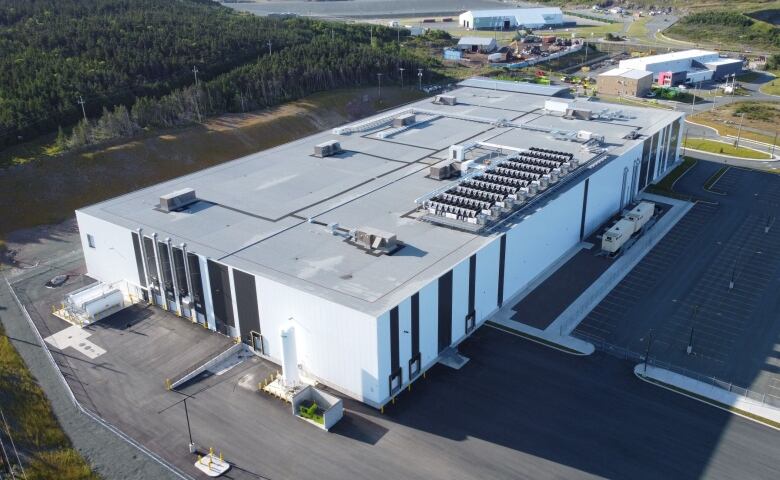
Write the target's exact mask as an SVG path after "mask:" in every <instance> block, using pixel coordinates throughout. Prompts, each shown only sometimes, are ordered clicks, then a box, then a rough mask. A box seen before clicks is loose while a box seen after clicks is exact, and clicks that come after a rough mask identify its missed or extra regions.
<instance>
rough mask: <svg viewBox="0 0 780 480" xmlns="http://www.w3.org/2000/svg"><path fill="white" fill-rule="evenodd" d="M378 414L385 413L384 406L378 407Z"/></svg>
mask: <svg viewBox="0 0 780 480" xmlns="http://www.w3.org/2000/svg"><path fill="white" fill-rule="evenodd" d="M379 413H385V406H384V405H382V406H381V407H379Z"/></svg>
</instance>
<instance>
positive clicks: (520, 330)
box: [485, 320, 596, 357]
mask: <svg viewBox="0 0 780 480" xmlns="http://www.w3.org/2000/svg"><path fill="white" fill-rule="evenodd" d="M485 325H487V326H488V327H491V328H495V329H496V330H501V331H502V332H505V333H508V334H510V335H515V336H518V337H521V338H524V339H526V340H529V341H531V342H534V343H538V344H539V345H543V346H545V347H549V348H552V349H554V350H558V351H559V352H563V353H568V354H569V355H577V356H581V357H584V356H587V355H591V354H592V353H593V352H595V351H596V347H594V346H593V345H592V344H590V343H588V342H586V341H584V340H580V339H579V338H574V337H570V336H568V335H564V336H561V335H551V334H548V333H546V332H545V331H543V330H539V329H538V328H533V327H529V326H528V325H524V324H522V323H520V322H515V321H513V320H495V321H494V320H488V321H486V322H485Z"/></svg>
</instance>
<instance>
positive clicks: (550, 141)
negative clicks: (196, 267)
mask: <svg viewBox="0 0 780 480" xmlns="http://www.w3.org/2000/svg"><path fill="white" fill-rule="evenodd" d="M464 83H465V84H471V85H474V83H473V82H472V81H467V82H464ZM504 83H511V82H499V84H504ZM477 85H478V84H477ZM494 86H495V84H494V82H492V81H491V85H490V87H489V88H478V87H475V86H461V87H460V88H457V89H456V90H454V91H452V92H449V94H451V95H453V96H455V97H457V100H458V103H457V105H453V106H450V105H439V104H434V103H433V102H432V99H431V98H426V99H424V100H420V101H419V102H416V103H413V104H410V105H407V106H405V107H402V108H399V109H396V110H393V111H391V112H385V113H382V114H379V115H376V116H375V117H371V118H369V119H366V120H362V121H360V122H356V123H355V124H349V125H348V126H349V127H351V128H352V129H353V130H360V131H354V132H353V133H349V134H336V133H334V132H333V131H326V132H321V133H318V134H315V135H312V136H309V137H306V138H302V139H300V140H297V141H294V142H290V143H287V144H284V145H280V146H278V147H275V148H272V149H269V150H265V151H262V152H258V153H254V154H251V155H248V156H246V157H243V158H239V159H237V160H233V161H231V162H227V163H223V164H221V165H218V166H215V167H211V168H208V169H206V170H202V171H199V172H195V173H192V174H189V175H185V176H183V177H179V178H176V179H173V180H170V181H167V182H164V183H161V184H158V185H154V186H151V187H148V188H144V189H142V190H138V191H136V192H132V193H129V194H127V195H123V196H121V197H117V198H114V199H111V200H107V201H105V202H102V203H99V204H96V205H92V206H89V207H86V208H83V209H81V210H80V211H81V212H83V213H86V214H89V215H92V216H95V217H98V218H101V219H104V220H106V221H109V222H111V223H115V224H119V225H122V226H124V227H126V228H129V229H137V228H139V227H140V228H143V229H144V231H145V233H147V234H151V233H153V232H156V233H158V234H159V235H160V236H161V237H163V238H165V237H170V238H171V239H172V240H173V242H174V243H175V244H178V243H181V242H185V243H186V244H187V246H188V249H189V250H190V251H193V252H197V253H199V254H201V255H205V256H208V257H210V258H213V259H216V260H219V261H221V262H223V263H225V264H228V265H231V266H233V267H234V268H237V269H240V270H244V271H247V272H251V273H254V274H256V275H259V276H263V277H267V278H270V279H273V280H276V281H278V282H281V283H283V284H287V285H290V286H293V287H295V288H298V289H300V290H303V291H307V292H310V293H312V294H315V295H318V296H320V297H323V298H326V299H329V300H331V301H333V302H336V303H340V304H344V305H347V306H350V307H352V308H356V309H359V310H361V311H364V312H366V313H369V314H372V315H380V314H382V313H384V312H385V311H387V310H388V309H389V308H392V307H393V306H395V305H397V304H398V303H400V302H401V301H403V299H405V298H407V297H408V296H410V295H411V294H413V293H414V292H416V291H417V290H419V289H420V288H422V287H423V286H425V285H426V284H428V283H430V282H431V281H433V280H434V279H436V278H438V277H439V276H441V275H442V274H443V273H445V272H446V271H448V270H449V269H451V268H452V267H453V266H454V265H456V264H457V263H459V262H460V261H462V260H463V259H464V258H466V257H468V256H469V255H471V254H473V253H474V252H475V251H477V250H478V249H480V248H481V247H482V246H484V245H485V244H486V243H488V242H489V241H490V240H491V238H492V237H493V236H495V235H497V234H498V233H497V232H490V233H485V234H476V233H472V232H468V231H463V230H457V229H451V228H446V227H442V226H438V225H434V224H431V223H428V222H424V221H421V220H419V219H418V218H417V215H416V213H415V211H416V207H417V205H416V204H415V199H417V198H419V197H421V196H423V195H426V194H428V193H430V192H431V191H433V190H436V189H439V188H441V187H443V186H444V185H446V181H437V180H433V179H431V178H428V171H429V167H430V165H432V164H436V163H438V162H441V161H442V160H444V159H446V158H447V155H448V149H449V146H450V145H452V144H456V143H465V142H469V141H475V140H482V141H486V142H490V143H494V144H501V145H506V146H510V147H515V148H529V147H540V148H548V149H554V150H559V151H564V152H570V153H572V154H574V156H575V158H577V159H578V160H580V161H581V162H584V161H587V160H589V159H590V158H592V156H593V154H592V153H590V152H587V151H586V150H583V149H582V148H581V146H582V145H581V144H580V143H576V142H570V141H565V140H559V139H556V138H555V137H554V135H553V134H552V133H550V132H552V131H553V130H557V131H559V132H562V131H577V130H587V131H590V132H593V133H596V134H600V135H603V136H604V137H605V143H606V144H608V145H609V150H608V155H607V160H606V161H609V160H610V159H611V158H614V157H616V156H619V155H620V154H621V153H623V152H625V151H626V149H628V148H630V147H631V146H633V145H634V144H635V143H636V142H640V141H642V138H640V139H638V140H626V139H623V138H622V137H623V136H624V135H625V134H626V133H628V132H629V131H630V130H634V129H639V133H640V134H641V135H651V134H653V133H655V132H656V131H658V130H659V129H660V128H662V127H664V126H665V125H667V124H668V123H669V122H671V121H672V120H674V119H675V118H677V117H679V116H680V115H681V114H680V113H677V112H672V111H667V110H660V109H644V108H637V107H629V106H622V105H621V106H618V105H612V104H606V103H598V102H586V101H584V100H578V101H576V102H575V103H577V104H578V106H579V107H585V108H588V109H590V110H592V111H593V112H594V114H598V113H602V114H603V115H602V116H601V117H600V119H594V120H590V121H586V120H567V119H564V118H562V117H560V116H556V115H554V114H547V113H546V112H545V111H544V102H545V100H547V99H549V96H547V95H545V94H541V95H533V94H529V93H518V92H515V91H511V90H512V88H513V87H511V85H499V86H500V87H502V88H494ZM560 100H563V99H560ZM569 101H573V100H569ZM582 104H586V105H582ZM410 108H412V109H415V110H417V111H418V114H417V117H418V121H420V120H426V119H427V121H422V122H421V123H419V124H416V125H413V126H411V127H407V128H406V129H405V130H402V131H396V133H391V132H390V130H391V128H390V127H389V126H388V125H380V126H376V125H374V126H371V125H370V122H371V121H373V120H377V119H380V118H386V117H387V116H392V115H394V114H398V113H399V112H404V111H408V109H410ZM618 111H619V112H622V113H623V115H622V116H621V117H620V119H614V120H609V119H608V117H609V115H607V113H610V112H612V113H617V112H618ZM419 112H424V113H419ZM438 115H441V116H438ZM361 128H363V129H364V130H361ZM380 132H382V133H383V135H384V136H385V138H380V136H378V133H380ZM329 140H337V141H339V142H340V144H341V147H342V149H343V152H342V153H340V154H337V155H334V156H331V157H325V158H319V157H316V156H314V146H315V145H317V144H320V143H322V142H326V141H329ZM479 153H480V152H479V149H477V150H475V151H473V152H471V155H478V154H479ZM482 153H484V152H482ZM562 186H563V185H562ZM182 188H193V189H195V192H196V194H197V197H198V199H199V201H198V202H197V203H195V204H193V205H191V206H190V207H188V209H187V210H184V211H179V212H171V213H164V212H162V211H160V210H159V209H157V208H156V207H157V205H158V203H159V200H160V196H162V195H165V194H167V193H171V192H173V191H175V190H179V189H182ZM535 208H544V203H543V202H541V203H540V204H537V205H536V206H535ZM516 217H518V218H517V219H514V221H517V220H518V219H519V218H522V214H521V215H516ZM309 219H311V220H313V221H315V222H316V223H311V222H310V221H309ZM323 223H324V224H330V223H338V224H339V225H340V226H342V227H345V228H358V227H373V228H377V229H380V230H384V231H387V232H391V233H394V234H396V236H397V238H398V240H399V241H400V242H402V243H403V244H404V245H405V246H404V247H403V248H402V249H401V250H399V251H398V252H396V253H394V254H393V255H390V256H387V255H380V256H376V255H372V254H368V253H366V252H364V251H363V250H360V249H358V248H357V247H355V246H354V245H352V244H350V243H348V242H346V241H345V240H344V238H342V237H339V236H336V235H333V234H331V233H330V231H329V230H328V229H327V228H326V227H324V226H322V224H323Z"/></svg>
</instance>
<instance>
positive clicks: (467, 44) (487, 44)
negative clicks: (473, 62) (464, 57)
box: [458, 37, 498, 53]
mask: <svg viewBox="0 0 780 480" xmlns="http://www.w3.org/2000/svg"><path fill="white" fill-rule="evenodd" d="M496 48H498V46H497V45H496V40H495V39H493V38H490V37H463V38H461V39H460V40H458V50H462V51H466V52H472V53H477V52H479V53H490V52H494V51H495V50H496Z"/></svg>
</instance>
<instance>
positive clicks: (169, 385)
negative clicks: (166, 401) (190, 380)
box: [165, 378, 171, 390]
mask: <svg viewBox="0 0 780 480" xmlns="http://www.w3.org/2000/svg"><path fill="white" fill-rule="evenodd" d="M165 388H166V390H170V389H171V379H170V378H166V379H165Z"/></svg>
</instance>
